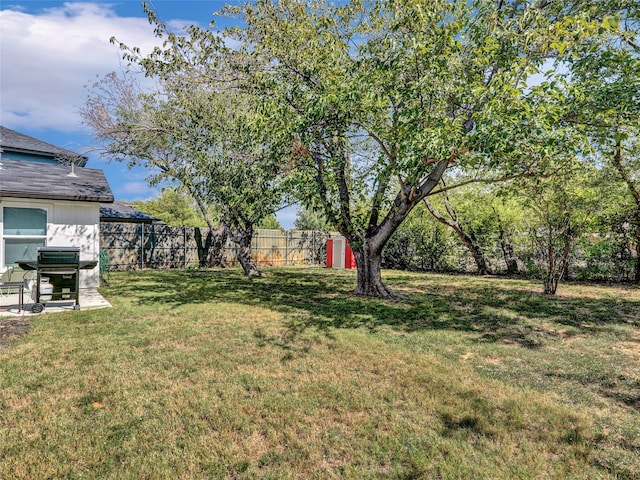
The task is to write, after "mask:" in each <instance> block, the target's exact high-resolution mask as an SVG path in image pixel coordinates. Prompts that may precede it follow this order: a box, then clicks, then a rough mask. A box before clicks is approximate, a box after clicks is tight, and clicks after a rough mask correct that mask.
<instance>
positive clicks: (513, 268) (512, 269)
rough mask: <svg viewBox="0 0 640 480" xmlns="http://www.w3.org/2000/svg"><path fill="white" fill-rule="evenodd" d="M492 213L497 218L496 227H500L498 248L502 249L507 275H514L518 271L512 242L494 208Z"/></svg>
mask: <svg viewBox="0 0 640 480" xmlns="http://www.w3.org/2000/svg"><path fill="white" fill-rule="evenodd" d="M493 213H494V214H495V216H496V219H497V220H498V228H499V229H500V233H499V237H498V238H499V239H500V249H501V250H502V257H503V258H504V263H505V264H506V266H507V275H515V274H517V273H518V259H517V258H516V256H515V254H514V252H513V244H512V243H511V240H510V238H509V235H507V232H505V231H504V226H503V223H502V218H500V215H498V212H497V211H496V209H495V208H494V209H493Z"/></svg>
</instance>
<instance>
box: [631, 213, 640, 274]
mask: <svg viewBox="0 0 640 480" xmlns="http://www.w3.org/2000/svg"><path fill="white" fill-rule="evenodd" d="M635 233H636V239H635V240H636V268H635V270H636V271H635V275H634V277H633V279H634V282H635V283H636V284H637V285H640V205H638V212H637V214H636V230H635Z"/></svg>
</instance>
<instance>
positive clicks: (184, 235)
mask: <svg viewBox="0 0 640 480" xmlns="http://www.w3.org/2000/svg"><path fill="white" fill-rule="evenodd" d="M182 242H183V247H184V269H185V270H186V269H187V226H186V225H184V226H183V227H182Z"/></svg>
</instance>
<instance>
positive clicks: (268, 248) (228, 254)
mask: <svg viewBox="0 0 640 480" xmlns="http://www.w3.org/2000/svg"><path fill="white" fill-rule="evenodd" d="M201 230H202V235H203V237H204V236H206V234H207V231H208V229H206V228H203V229H201ZM327 238H328V235H326V234H325V233H323V232H315V231H310V230H309V231H307V230H289V231H281V230H264V229H257V230H256V232H255V235H254V238H253V243H252V256H253V258H254V260H255V261H256V262H257V264H258V265H260V266H293V265H323V264H324V262H325V255H326V241H327ZM100 248H101V250H103V251H106V252H107V253H108V255H109V259H110V265H111V269H112V270H135V269H141V268H151V269H167V268H187V267H190V266H195V265H198V248H197V244H196V240H195V229H194V228H193V227H172V226H169V225H157V224H131V223H111V222H109V223H106V222H105V223H101V224H100ZM236 250H237V247H236V245H235V244H234V243H233V242H231V241H230V240H229V241H227V244H226V246H225V258H226V260H227V264H228V265H236V264H237V263H238V262H237V259H236Z"/></svg>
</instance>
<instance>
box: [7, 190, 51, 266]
mask: <svg viewBox="0 0 640 480" xmlns="http://www.w3.org/2000/svg"><path fill="white" fill-rule="evenodd" d="M6 208H14V209H18V208H20V209H26V210H43V211H44V212H45V227H44V235H11V234H5V233H4V231H5V228H6V214H5V209H6ZM0 215H1V217H0V218H1V220H2V221H1V222H0V223H1V224H2V230H1V231H0V247H1V249H0V265H1V266H2V267H3V268H4V269H6V268H8V267H9V266H11V265H15V264H14V263H11V264H7V240H16V239H17V240H36V241H42V243H43V246H46V245H47V241H48V234H49V225H50V223H49V220H50V216H51V206H50V205H47V204H39V203H38V204H27V203H5V202H2V203H1V204H0ZM30 260H35V258H34V259H30Z"/></svg>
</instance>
